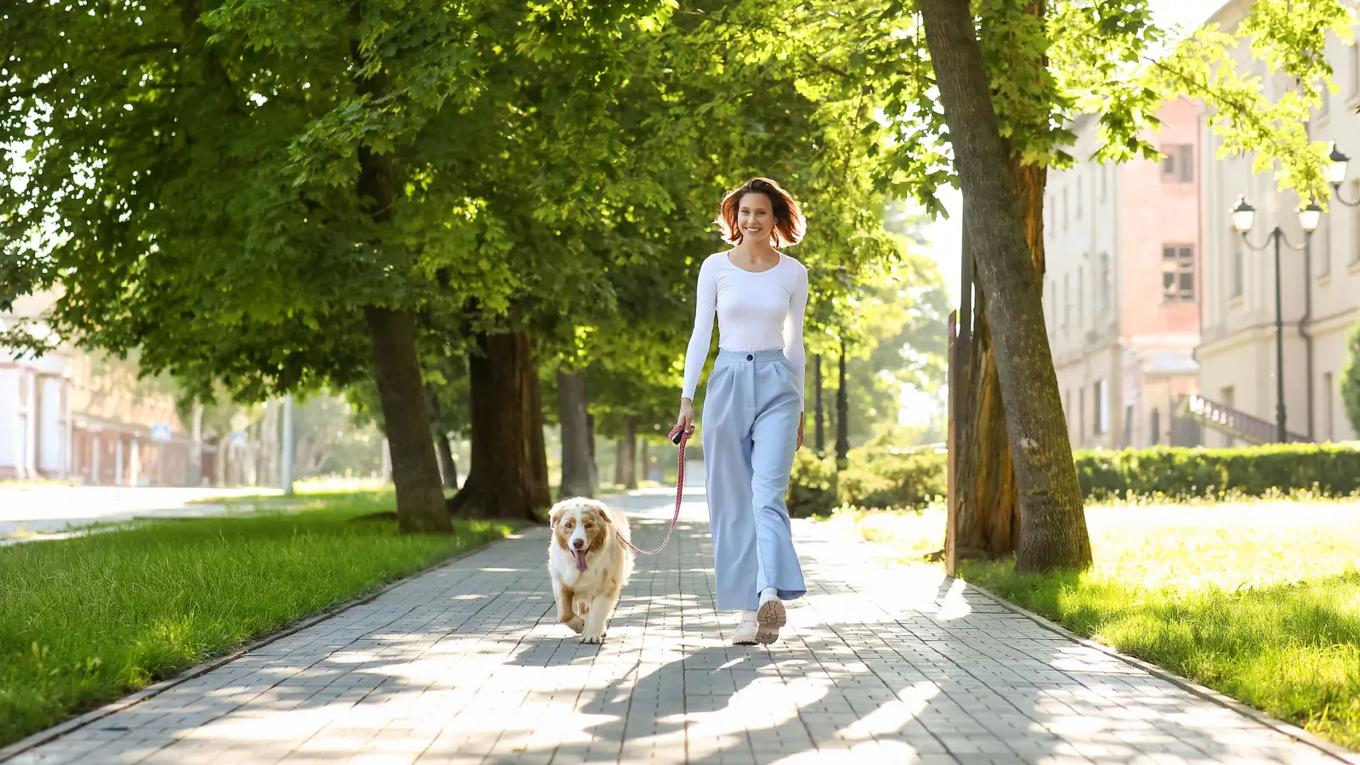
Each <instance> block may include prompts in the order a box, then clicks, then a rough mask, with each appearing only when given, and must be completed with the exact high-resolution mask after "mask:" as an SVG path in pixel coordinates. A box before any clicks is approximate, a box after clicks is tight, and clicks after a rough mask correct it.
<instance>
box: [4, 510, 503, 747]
mask: <svg viewBox="0 0 1360 765" xmlns="http://www.w3.org/2000/svg"><path fill="white" fill-rule="evenodd" d="M524 530H525V529H524V528H521V529H517V530H514V531H511V532H510V536H505V537H501V538H500V539H493V540H491V541H490V542H488V543H486V544H483V545H478V546H477V547H474V548H472V549H470V550H464V551H463V552H461V553H458V554H457V555H454V556H453V557H451V558H446V559H444V560H442V561H439V562H438V563H436V564H434V565H433V566H428V567H426V568H422V569H419V570H417V571H412V572H411V573H409V574H407V575H406V576H403V577H401V578H399V579H393V580H392V581H390V582H388V583H387V584H385V585H383V586H382V587H380V588H379V589H377V590H375V591H373V592H370V593H368V594H367V595H358V596H355V597H353V598H350V599H349V600H347V601H345V602H343V603H341V604H340V605H338V606H335V607H333V608H331V609H329V610H327V611H323V612H321V613H319V614H315V615H313V616H310V617H308V618H306V619H304V620H302V621H300V622H298V623H296V624H294V625H291V626H289V627H285V628H283V629H282V630H280V631H278V632H274V633H271V634H269V635H266V636H264V637H262V638H259V639H258V640H256V641H255V642H253V643H250V644H249V645H247V646H245V647H244V648H239V649H237V650H235V651H233V652H231V653H229V654H226V655H223V656H219V657H218V658H215V659H209V660H208V661H205V662H203V663H201V664H196V665H194V666H192V667H189V668H188V669H185V670H183V671H181V672H180V673H179V674H176V675H173V676H171V677H167V678H166V679H164V680H160V681H158V682H155V683H152V684H151V685H148V686H147V687H145V688H143V689H141V690H140V691H135V692H133V693H131V694H128V695H127V696H124V697H122V698H120V699H117V700H115V701H111V702H109V703H107V704H104V705H102V706H99V707H96V708H95V709H92V710H90V711H88V712H85V713H84V714H81V715H77V716H76V717H72V718H71V719H69V720H65V721H63V722H60V723H57V724H56V725H54V726H52V727H51V728H47V729H46V730H40V731H38V732H37V733H34V734H32V735H29V736H26V737H24V738H21V739H19V740H18V741H15V742H14V743H12V744H10V745H9V746H6V747H4V748H0V763H3V762H8V761H9V760H11V759H13V758H15V757H18V756H19V755H21V754H23V753H24V752H27V751H29V750H31V749H35V748H37V747H39V746H42V745H43V744H46V743H49V742H51V741H55V740H57V739H59V738H61V737H62V736H65V735H66V734H68V733H71V732H73V731H77V730H79V729H81V728H84V727H85V726H87V725H89V724H90V723H93V722H97V721H99V720H102V719H104V718H105V717H108V716H109V715H112V714H114V713H116V712H121V711H123V710H124V709H128V708H129V707H133V706H136V705H137V704H140V703H141V702H143V701H146V700H147V699H150V698H154V697H156V696H159V695H160V694H162V693H165V692H166V691H168V690H170V689H171V688H174V687H175V686H177V685H179V684H181V683H184V682H187V681H189V680H193V679H194V678H196V677H199V676H200V675H204V674H207V673H208V672H211V671H213V670H214V669H217V668H218V667H221V666H223V665H225V664H229V663H231V662H233V661H235V660H237V659H239V658H241V657H242V656H245V655H247V654H249V653H251V652H252V651H258V650H259V649H261V648H263V647H265V646H267V645H269V644H270V643H273V642H276V641H278V640H282V639H283V638H286V637H288V636H289V635H292V634H294V633H296V632H300V631H302V630H305V629H307V628H308V627H312V626H314V625H317V624H320V623H321V622H324V621H326V620H327V619H331V618H333V617H335V616H336V615H338V614H340V613H343V612H345V611H348V610H349V609H351V608H354V607H355V606H361V605H364V604H365V603H369V602H371V601H374V600H377V599H378V598H379V597H380V596H382V595H384V594H386V593H387V592H388V591H389V590H392V589H395V588H396V587H398V586H400V585H402V584H405V583H406V582H408V581H410V580H412V579H415V578H416V577H419V576H424V575H425V574H428V573H431V572H434V571H438V570H439V569H441V568H444V567H445V566H449V565H452V564H453V563H455V562H457V561H459V560H462V559H463V558H466V557H468V556H470V555H475V554H477V553H480V552H483V551H485V550H488V549H490V548H492V547H494V546H495V545H497V544H501V543H504V542H508V541H511V540H514V539H516V538H517V536H518V535H519V534H520V533H521V532H522V531H524Z"/></svg>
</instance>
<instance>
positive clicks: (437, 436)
mask: <svg viewBox="0 0 1360 765" xmlns="http://www.w3.org/2000/svg"><path fill="white" fill-rule="evenodd" d="M425 401H426V402H427V405H428V406H429V407H430V420H431V421H432V422H433V423H434V428H433V429H434V450H435V456H436V457H437V458H438V459H439V476H440V480H441V481H442V485H443V487H444V488H445V489H457V488H458V465H457V463H455V462H454V461H453V446H452V445H451V444H450V443H449V434H448V433H446V432H445V431H444V429H443V427H442V426H441V425H440V423H442V422H443V421H444V417H443V411H442V410H441V407H440V406H439V397H438V396H436V395H435V391H434V388H433V387H431V386H426V388H425Z"/></svg>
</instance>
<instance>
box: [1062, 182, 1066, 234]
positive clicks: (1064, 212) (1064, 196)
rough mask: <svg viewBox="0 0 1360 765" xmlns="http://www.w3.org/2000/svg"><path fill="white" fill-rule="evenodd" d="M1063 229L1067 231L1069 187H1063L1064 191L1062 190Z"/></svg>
mask: <svg viewBox="0 0 1360 765" xmlns="http://www.w3.org/2000/svg"><path fill="white" fill-rule="evenodd" d="M1062 227H1063V231H1066V230H1067V187H1066V186H1064V187H1063V190H1062Z"/></svg>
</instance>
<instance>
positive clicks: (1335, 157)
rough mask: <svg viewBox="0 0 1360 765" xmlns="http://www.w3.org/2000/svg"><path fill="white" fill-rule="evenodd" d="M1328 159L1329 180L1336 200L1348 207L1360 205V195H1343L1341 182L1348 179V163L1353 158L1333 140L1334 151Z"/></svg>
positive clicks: (1327, 171)
mask: <svg viewBox="0 0 1360 765" xmlns="http://www.w3.org/2000/svg"><path fill="white" fill-rule="evenodd" d="M1327 159H1328V160H1329V163H1328V165H1327V170H1326V173H1327V182H1328V183H1330V184H1332V195H1333V196H1335V197H1336V201H1338V202H1340V203H1341V204H1343V205H1346V206H1347V207H1360V197H1356V198H1355V199H1347V198H1345V197H1344V196H1342V195H1341V184H1342V183H1344V182H1345V181H1346V165H1348V164H1349V163H1350V161H1351V158H1350V157H1348V156H1346V155H1345V154H1342V153H1341V150H1340V149H1338V148H1336V143H1335V142H1333V143H1332V153H1331V154H1329V155H1328V156H1327Z"/></svg>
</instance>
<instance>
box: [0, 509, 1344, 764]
mask: <svg viewBox="0 0 1360 765" xmlns="http://www.w3.org/2000/svg"><path fill="white" fill-rule="evenodd" d="M699 491H701V490H696V492H695V493H696V494H697V497H696V498H695V500H694V501H693V502H687V507H686V512H685V515H684V520H683V521H682V526H681V528H680V529H678V530H677V532H676V536H675V538H674V539H673V540H672V542H671V545H670V547H669V548H668V549H667V550H666V551H665V553H664V554H662V555H661V556H659V557H657V558H645V559H642V560H641V561H639V565H638V567H637V571H636V573H635V574H634V576H633V579H632V581H631V583H630V584H629V586H628V587H627V589H626V590H625V592H624V595H623V601H622V603H621V605H620V608H619V612H618V614H617V615H616V618H615V620H614V622H613V624H612V625H611V626H610V629H609V638H608V640H607V642H606V643H605V644H604V645H603V646H602V647H597V646H586V645H581V644H580V643H579V642H578V641H577V640H576V638H575V636H573V635H571V634H570V633H569V631H568V630H567V628H566V627H564V626H561V625H558V624H555V623H554V618H553V602H552V597H551V594H550V593H549V590H548V581H547V574H546V571H545V552H544V551H545V547H546V544H547V539H548V534H547V531H546V530H545V529H534V530H531V531H528V532H526V533H524V534H522V535H520V536H517V537H515V538H512V539H508V540H504V541H501V542H497V543H495V544H493V545H491V546H490V547H488V548H486V549H484V550H482V551H480V552H478V553H475V554H473V555H470V556H468V557H465V558H462V559H459V560H456V561H453V562H451V563H449V564H447V565H445V566H442V567H440V568H438V569H436V570H434V571H431V572H429V573H428V574H425V575H423V576H421V577H418V578H416V579H412V580H409V581H407V582H405V583H403V584H400V585H398V586H396V587H394V588H392V589H391V590H389V591H387V592H386V593H385V594H383V595H382V596H380V597H378V598H376V599H375V600H373V601H371V602H369V603H366V604H363V605H360V606H357V607H355V608H352V609H350V610H348V611H345V612H344V613H342V614H339V615H337V616H336V617H334V618H332V619H329V620H326V621H323V622H320V623H318V624H316V625H314V626H312V627H310V628H307V629H304V630H302V631H299V632H297V633H294V634H293V635H290V636H287V637H284V638H282V639H280V640H277V641H275V642H273V643H271V644H269V645H267V646H265V647H264V648H262V649H260V650H258V651H256V652H254V653H252V654H250V655H248V656H245V657H243V658H241V659H238V660H236V661H234V662H231V663H230V664H227V665H225V666H223V667H221V668H219V669H217V670H214V671H212V672H209V673H206V674H204V675H201V676H199V677H197V678H194V679H192V680H188V681H186V682H184V683H181V684H179V685H176V686H174V687H172V688H170V689H169V690H166V691H165V692H163V693H161V694H160V695H157V696H154V697H152V698H150V699H148V700H146V701H144V702H142V703H139V704H136V705H134V706H131V707H129V708H127V709H125V710H123V711H120V712H117V713H115V714H112V715H110V716H108V717H105V718H103V719H100V720H98V721H96V722H94V723H91V724H90V725H87V726H85V727H83V728H81V729H78V730H76V731H74V732H72V733H70V734H68V735H66V736H63V737H61V738H59V739H56V740H54V741H52V742H50V743H48V744H46V745H44V746H41V747H39V748H37V749H34V750H30V751H29V752H28V753H26V754H23V755H20V756H19V757H17V758H15V760H13V762H15V763H19V762H22V763H56V762H80V763H100V762H128V763H131V762H146V763H210V762H211V763H256V762H259V763H269V762H286V763H291V764H294V765H296V764H298V763H345V762H354V763H396V764H401V765H405V764H407V763H413V762H420V763H549V762H551V763H576V762H587V761H589V762H615V761H622V762H628V763H634V762H637V763H645V762H652V761H655V762H684V761H689V762H703V763H727V762H732V763H751V762H759V763H766V762H776V761H777V762H782V763H813V762H816V763H822V762H847V761H848V762H856V763H860V764H861V765H869V764H871V763H899V762H902V763H905V762H941V763H944V762H950V763H953V762H963V763H1018V762H1054V763H1058V762H1063V763H1066V762H1128V763H1133V762H1138V763H1176V762H1335V761H1336V760H1333V759H1331V758H1330V757H1328V756H1327V755H1325V754H1324V753H1322V752H1321V751H1319V750H1317V749H1314V748H1312V747H1309V746H1307V745H1305V744H1301V743H1297V742H1294V741H1292V740H1290V739H1289V738H1287V737H1286V736H1284V735H1282V734H1280V733H1278V732H1276V731H1275V730H1273V729H1271V728H1269V727H1266V726H1264V725H1262V724H1260V723H1257V722H1254V721H1252V720H1250V719H1248V718H1246V717H1244V716H1241V715H1239V714H1238V713H1236V712H1233V711H1231V710H1229V709H1227V708H1225V707H1222V706H1219V705H1217V704H1215V703H1212V702H1210V701H1207V700H1205V699H1202V698H1200V697H1198V696H1195V695H1192V694H1190V693H1188V692H1185V691H1183V690H1181V689H1179V688H1177V687H1176V686H1174V685H1172V684H1170V683H1168V682H1166V681H1164V680H1160V679H1158V678H1156V677H1153V676H1150V675H1148V674H1146V673H1144V672H1143V671H1141V670H1139V669H1137V668H1135V667H1133V666H1131V665H1129V664H1127V663H1124V662H1122V661H1119V660H1117V659H1115V658H1112V657H1110V656H1108V655H1106V654H1104V653H1102V652H1100V651H1098V650H1095V649H1093V648H1090V647H1087V646H1084V645H1081V644H1079V643H1075V642H1072V641H1070V640H1068V639H1066V638H1064V637H1062V636H1060V635H1058V634H1056V633H1054V632H1051V631H1049V630H1046V629H1044V628H1042V627H1040V626H1039V625H1038V624H1036V623H1035V622H1033V621H1031V620H1030V619H1028V618H1025V617H1024V616H1021V615H1018V614H1015V613H1014V612H1011V611H1009V610H1007V609H1005V608H1003V607H1001V606H1000V605H998V604H997V603H996V602H994V601H992V600H991V599H989V598H988V597H986V596H985V595H983V594H982V593H980V592H977V591H976V590H971V589H969V588H966V587H964V586H963V585H962V584H961V583H958V582H953V581H949V580H944V579H942V578H940V577H930V576H925V575H914V577H906V576H903V575H889V574H887V573H885V572H884V571H882V570H879V569H877V568H875V567H873V566H871V565H869V564H867V563H865V559H864V556H863V554H862V550H861V549H859V548H857V546H856V545H854V544H853V543H849V542H848V541H846V540H844V539H831V538H826V537H825V536H824V535H825V533H826V532H824V531H822V530H819V529H818V527H816V526H815V525H813V524H811V523H808V522H803V521H797V522H795V527H796V531H795V535H796V536H795V539H796V544H797V546H798V549H799V552H800V556H801V557H802V559H803V561H804V565H805V570H806V574H807V578H808V582H809V584H810V585H811V588H812V592H811V593H810V594H809V596H807V597H806V598H804V599H803V600H801V601H799V602H798V604H797V606H796V607H794V608H792V609H790V615H789V618H790V625H789V627H788V628H786V632H785V636H786V637H785V639H784V640H783V642H781V643H779V644H776V645H774V646H772V647H770V648H768V649H767V648H763V647H752V648H743V647H736V646H729V645H728V644H727V640H726V632H727V631H728V629H729V628H730V624H728V623H726V621H727V620H724V622H725V623H723V624H719V622H718V621H717V620H716V619H715V616H714V614H713V611H712V604H713V587H712V584H713V583H712V572H711V569H710V568H709V565H710V563H709V562H710V560H711V550H710V548H709V543H708V538H707V535H706V533H705V531H706V526H705V523H704V506H703V504H702V499H703V498H702V494H701V493H699ZM667 501H668V499H667V496H666V495H665V494H664V492H659V491H653V492H647V493H643V494H640V495H636V496H632V497H627V498H621V499H619V500H618V504H620V505H623V506H625V507H627V508H628V509H629V510H630V511H631V512H632V513H633V518H634V519H635V521H634V529H635V536H636V537H637V538H638V539H639V541H640V542H641V543H642V544H644V545H646V544H654V543H655V541H656V540H658V539H659V537H660V535H661V533H662V532H663V530H664V518H665V516H666V513H667V508H666V504H667Z"/></svg>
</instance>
